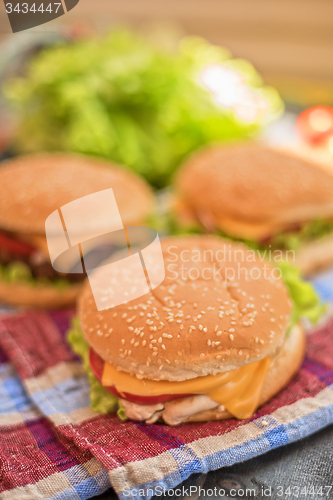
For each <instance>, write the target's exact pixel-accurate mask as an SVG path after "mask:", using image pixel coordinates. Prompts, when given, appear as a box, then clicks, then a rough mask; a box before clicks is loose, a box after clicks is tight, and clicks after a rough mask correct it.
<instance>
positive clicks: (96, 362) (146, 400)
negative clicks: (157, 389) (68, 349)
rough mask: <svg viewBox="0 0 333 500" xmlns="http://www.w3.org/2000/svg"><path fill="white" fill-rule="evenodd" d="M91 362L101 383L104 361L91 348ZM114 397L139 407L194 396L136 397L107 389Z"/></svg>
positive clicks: (163, 395) (112, 388)
mask: <svg viewBox="0 0 333 500" xmlns="http://www.w3.org/2000/svg"><path fill="white" fill-rule="evenodd" d="M89 361H90V366H91V368H92V371H93V372H94V374H95V376H96V378H97V380H99V381H100V382H101V380H102V375H103V368H104V360H103V359H102V358H101V357H100V356H99V355H98V354H97V353H96V352H95V351H94V350H93V349H91V348H90V351H89ZM105 389H106V390H107V391H109V392H110V393H111V394H113V395H114V396H117V397H118V398H122V399H127V400H128V401H131V402H132V403H136V404H139V405H155V404H157V403H164V402H165V401H171V400H172V399H179V398H185V397H187V396H192V394H162V395H160V396H136V395H135V394H130V393H129V392H122V393H119V392H118V391H117V389H116V388H115V387H114V386H108V387H105Z"/></svg>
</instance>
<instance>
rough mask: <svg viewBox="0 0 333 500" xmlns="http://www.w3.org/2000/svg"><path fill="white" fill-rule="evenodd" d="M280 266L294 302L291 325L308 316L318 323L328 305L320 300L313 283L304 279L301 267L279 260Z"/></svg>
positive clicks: (312, 321)
mask: <svg viewBox="0 0 333 500" xmlns="http://www.w3.org/2000/svg"><path fill="white" fill-rule="evenodd" d="M278 266H279V268H280V269H281V272H282V279H283V282H284V284H285V285H286V287H287V289H288V291H289V295H290V297H291V300H292V302H293V308H292V312H291V326H293V325H295V324H296V323H298V321H299V320H300V319H301V318H307V319H308V320H309V321H311V323H313V324H315V323H317V321H318V320H319V318H320V316H321V315H322V314H323V313H324V311H325V310H326V305H325V304H322V303H321V302H320V299H319V297H318V295H317V293H316V291H315V289H314V288H313V286H312V284H311V283H309V282H308V281H304V280H303V279H302V278H301V273H300V271H299V269H297V267H295V266H293V265H292V264H290V263H289V262H285V261H283V262H279V263H278Z"/></svg>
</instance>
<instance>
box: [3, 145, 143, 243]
mask: <svg viewBox="0 0 333 500" xmlns="http://www.w3.org/2000/svg"><path fill="white" fill-rule="evenodd" d="M0 186H1V196H0V227H1V228H3V229H7V230H9V231H13V232H20V233H30V234H31V233H32V234H45V220H46V218H47V217H48V216H49V215H50V214H51V213H52V212H53V211H54V210H56V209H58V208H60V207H61V206H62V205H65V204H66V203H69V202H70V201H73V200H75V199H77V198H81V197H82V196H86V195H88V194H92V193H95V192H97V191H101V190H103V189H108V188H112V189H113V191H114V194H115V198H116V201H117V205H118V208H119V211H120V215H121V218H122V221H123V223H124V224H125V225H130V224H136V223H140V222H143V221H144V219H145V218H146V217H147V215H148V214H149V213H150V211H151V209H152V204H153V195H152V192H151V190H150V187H149V186H148V185H147V184H146V183H145V181H144V180H143V179H141V178H140V177H139V176H137V175H136V174H134V173H133V172H131V171H129V170H127V169H125V168H123V167H119V166H117V165H114V164H112V163H109V162H107V161H103V160H99V159H96V158H91V157H84V156H80V155H71V154H63V153H43V154H39V155H28V156H20V157H17V158H14V159H11V160H7V161H6V162H4V163H2V165H1V169H0Z"/></svg>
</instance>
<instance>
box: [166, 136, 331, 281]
mask: <svg viewBox="0 0 333 500" xmlns="http://www.w3.org/2000/svg"><path fill="white" fill-rule="evenodd" d="M175 189H176V200H177V201H176V203H175V204H174V208H175V212H176V214H177V221H178V223H177V224H178V226H179V227H182V228H184V227H186V226H187V229H189V228H192V229H193V228H196V230H199V231H200V230H201V231H202V230H204V231H208V232H216V233H218V234H220V235H223V236H226V237H229V238H232V239H236V240H242V241H245V242H247V243H248V244H250V245H251V246H252V247H255V248H258V249H261V250H264V251H265V250H269V249H280V250H281V251H283V252H284V255H285V258H287V259H289V260H293V261H295V262H296V265H297V266H298V267H299V268H300V269H301V270H302V272H303V273H304V274H305V275H310V274H312V273H313V272H315V271H318V270H320V269H322V268H325V267H327V266H329V265H332V264H333V168H332V165H331V164H329V162H328V161H327V160H326V161H324V160H323V159H320V160H319V158H318V157H314V156H313V155H312V156H310V155H309V153H307V154H305V153H296V152H292V151H287V150H282V149H278V148H273V147H269V146H265V145H263V144H260V143H251V142H247V143H242V144H237V145H235V144H233V145H229V146H218V145H217V146H211V147H209V148H206V149H203V150H201V151H200V152H197V153H196V154H194V155H193V156H192V157H191V158H189V159H188V160H187V162H186V163H185V164H184V165H183V166H182V167H181V168H180V171H179V172H178V175H177V177H176V178H175ZM192 229H191V230H192Z"/></svg>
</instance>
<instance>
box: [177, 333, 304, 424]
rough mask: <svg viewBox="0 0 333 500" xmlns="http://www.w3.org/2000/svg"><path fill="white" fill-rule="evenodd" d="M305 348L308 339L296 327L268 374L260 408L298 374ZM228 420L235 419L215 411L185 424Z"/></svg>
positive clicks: (226, 413) (196, 416) (208, 411)
mask: <svg viewBox="0 0 333 500" xmlns="http://www.w3.org/2000/svg"><path fill="white" fill-rule="evenodd" d="M305 347H306V339H305V333H304V330H303V329H302V328H301V327H300V326H296V327H294V328H293V329H292V331H291V333H290V335H289V336H288V337H287V338H286V340H285V342H284V343H283V345H282V346H281V348H280V351H279V353H278V355H277V356H276V357H275V358H274V359H273V362H272V364H271V366H270V368H269V370H268V372H267V375H266V378H265V381H264V385H263V389H262V393H261V397H260V401H259V407H260V406H262V405H263V404H265V403H267V401H269V400H270V399H271V398H272V397H273V396H275V394H277V393H278V392H280V391H281V389H283V387H285V386H286V385H287V383H288V382H289V381H290V379H291V378H292V377H293V376H294V375H295V374H296V373H297V371H298V370H299V368H300V366H301V364H302V361H303V359H304V355H305ZM227 418H234V417H233V416H232V415H231V414H230V413H229V412H228V411H226V410H218V409H215V410H206V411H202V412H199V413H195V414H194V415H191V416H190V417H188V418H187V419H186V420H184V422H204V421H208V420H224V419H227Z"/></svg>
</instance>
